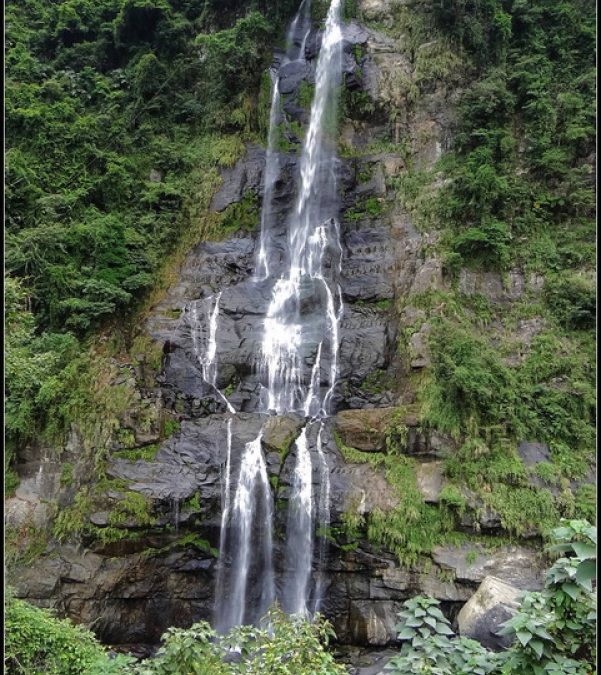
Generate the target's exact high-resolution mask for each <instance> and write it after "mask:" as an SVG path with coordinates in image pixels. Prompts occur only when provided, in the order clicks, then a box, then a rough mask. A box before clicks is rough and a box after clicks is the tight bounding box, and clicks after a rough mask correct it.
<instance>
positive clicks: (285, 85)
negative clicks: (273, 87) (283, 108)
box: [279, 61, 309, 94]
mask: <svg viewBox="0 0 601 675" xmlns="http://www.w3.org/2000/svg"><path fill="white" fill-rule="evenodd" d="M279 74H280V81H279V87H280V92H281V93H282V94H291V93H292V92H294V91H296V90H297V89H298V86H299V85H300V83H301V82H302V81H303V80H304V79H305V78H306V77H307V75H308V74H309V69H308V67H307V64H306V63H305V62H304V61H290V62H289V63H286V64H284V65H283V66H282V67H281V68H280V73H279Z"/></svg>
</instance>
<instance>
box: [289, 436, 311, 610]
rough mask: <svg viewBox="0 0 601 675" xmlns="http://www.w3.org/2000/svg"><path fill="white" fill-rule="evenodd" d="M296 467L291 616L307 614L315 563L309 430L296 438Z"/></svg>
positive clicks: (292, 499)
mask: <svg viewBox="0 0 601 675" xmlns="http://www.w3.org/2000/svg"><path fill="white" fill-rule="evenodd" d="M295 446H296V467H295V469H294V479H293V483H292V493H291V495H290V501H289V503H288V527H287V529H286V561H287V564H288V569H287V579H286V583H285V592H284V602H283V607H284V610H285V611H286V612H288V613H289V614H305V613H306V612H307V593H308V587H309V578H310V576H311V565H312V560H313V527H312V526H313V466H312V464H311V453H310V452H309V448H308V445H307V427H304V428H303V430H302V431H301V433H300V436H299V437H298V438H297V439H296V443H295Z"/></svg>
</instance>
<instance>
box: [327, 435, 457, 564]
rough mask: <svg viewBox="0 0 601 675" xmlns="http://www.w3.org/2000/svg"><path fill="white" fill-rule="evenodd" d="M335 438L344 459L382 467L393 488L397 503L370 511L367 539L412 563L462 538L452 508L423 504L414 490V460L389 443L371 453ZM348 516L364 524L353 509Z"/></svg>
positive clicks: (405, 561)
mask: <svg viewBox="0 0 601 675" xmlns="http://www.w3.org/2000/svg"><path fill="white" fill-rule="evenodd" d="M334 438H335V440H336V444H337V446H338V448H339V449H340V451H341V452H342V454H343V456H344V458H345V460H346V461H348V462H352V463H369V464H371V465H372V466H374V467H375V468H383V469H384V472H385V476H386V479H387V480H388V482H389V483H390V484H391V485H392V486H393V487H395V488H396V492H397V495H398V498H399V504H398V506H396V507H395V508H394V509H392V510H390V511H388V512H383V511H381V510H374V511H373V512H372V513H370V514H369V517H368V519H367V523H366V526H367V536H368V538H369V540H370V541H372V542H373V543H375V544H379V545H381V546H385V547H386V548H388V549H389V550H391V551H393V552H394V553H396V555H397V557H398V559H399V562H400V563H401V564H403V565H415V564H417V562H418V561H419V560H420V558H421V557H422V556H424V555H427V554H428V553H430V552H431V550H432V548H433V547H434V546H436V545H438V544H441V543H443V542H449V541H450V542H453V541H455V542H459V541H460V540H461V538H462V535H460V534H459V533H455V532H453V527H454V524H455V516H454V515H453V513H452V512H451V510H450V509H447V508H444V507H443V508H441V509H439V508H437V507H436V506H431V505H429V504H425V503H424V500H423V497H422V494H421V492H420V491H419V490H418V489H417V484H416V476H415V461H414V460H412V459H410V458H408V457H405V456H404V455H402V454H399V453H398V452H396V451H395V447H394V445H393V444H390V443H389V448H388V452H386V453H378V452H376V453H372V452H361V451H360V450H357V449H355V448H351V447H349V446H347V445H345V444H344V443H343V442H342V440H341V439H340V437H339V436H338V435H337V434H334ZM347 517H348V518H354V521H353V522H354V525H355V527H359V526H360V525H362V524H363V520H362V516H358V514H356V512H352V511H351V512H350V513H349V514H347Z"/></svg>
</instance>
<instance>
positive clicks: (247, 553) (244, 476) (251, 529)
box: [219, 431, 275, 630]
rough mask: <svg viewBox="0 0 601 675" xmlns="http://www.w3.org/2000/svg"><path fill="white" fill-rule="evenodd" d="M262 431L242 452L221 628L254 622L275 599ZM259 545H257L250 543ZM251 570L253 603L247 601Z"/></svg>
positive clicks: (268, 500) (233, 511)
mask: <svg viewBox="0 0 601 675" xmlns="http://www.w3.org/2000/svg"><path fill="white" fill-rule="evenodd" d="M262 436H263V432H262V431H261V432H260V433H259V435H258V436H257V437H256V438H255V439H254V440H253V441H250V442H249V443H247V444H246V446H245V448H244V452H243V453H242V458H241V463H240V470H239V475H238V480H237V485H236V492H235V497H234V501H233V504H232V508H231V518H230V526H229V535H230V536H231V540H232V546H231V549H232V562H231V568H230V569H231V574H230V579H229V587H228V588H226V589H223V586H222V590H225V593H224V597H223V598H222V602H221V609H220V617H219V624H220V626H219V627H220V629H221V630H227V629H228V628H230V627H231V626H237V625H239V624H241V623H243V622H247V623H254V622H255V621H257V619H259V618H260V617H261V615H262V614H263V613H264V612H265V610H266V609H267V608H268V607H269V605H271V603H272V602H273V601H274V600H275V580H274V575H273V560H272V555H273V540H272V531H271V528H272V521H273V508H272V496H271V490H270V488H269V477H268V475H267V466H266V464H265V460H264V458H263V452H262V450H261V440H262ZM253 544H258V545H253ZM251 572H252V578H253V580H254V581H253V584H254V587H253V589H252V595H253V600H254V602H252V603H249V602H247V591H248V579H249V576H250V575H251Z"/></svg>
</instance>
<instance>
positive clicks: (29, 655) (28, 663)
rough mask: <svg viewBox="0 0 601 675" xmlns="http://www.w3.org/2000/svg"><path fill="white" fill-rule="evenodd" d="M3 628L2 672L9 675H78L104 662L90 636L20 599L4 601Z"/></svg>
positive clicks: (104, 657) (101, 649)
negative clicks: (39, 674) (93, 665)
mask: <svg viewBox="0 0 601 675" xmlns="http://www.w3.org/2000/svg"><path fill="white" fill-rule="evenodd" d="M4 628H5V643H4V650H5V651H4V668H5V670H4V672H5V673H8V674H9V675H17V674H18V675H31V673H49V674H51V675H79V674H80V673H88V672H90V669H91V668H92V664H94V663H96V662H98V661H99V660H103V659H106V655H105V654H106V653H105V650H104V648H103V647H102V646H101V645H100V644H99V643H98V642H97V641H96V638H95V637H94V635H93V633H91V632H90V631H88V630H85V629H84V628H81V627H80V626H74V625H73V624H72V623H71V622H70V621H67V620H59V619H56V618H54V617H53V616H52V615H51V614H50V613H49V612H47V611H45V610H41V609H37V608H36V607H32V606H31V605H28V604H27V603H26V602H23V601H22V600H17V599H14V598H10V597H9V598H8V599H7V602H6V605H5V615H4Z"/></svg>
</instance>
